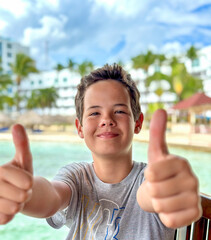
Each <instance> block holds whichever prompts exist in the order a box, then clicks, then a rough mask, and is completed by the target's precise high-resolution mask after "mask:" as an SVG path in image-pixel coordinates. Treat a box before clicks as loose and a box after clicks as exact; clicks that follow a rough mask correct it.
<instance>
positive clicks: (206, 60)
mask: <svg viewBox="0 0 211 240" xmlns="http://www.w3.org/2000/svg"><path fill="white" fill-rule="evenodd" d="M19 52H23V53H24V54H26V55H29V48H28V47H25V46H22V45H21V44H19V43H16V42H13V41H12V40H10V39H6V38H2V37H0V57H1V59H2V67H3V69H4V71H5V72H7V73H11V70H10V63H13V62H14V60H15V56H16V54H17V53H19ZM198 56H199V57H198V59H195V60H194V61H193V62H191V61H190V59H188V58H187V57H185V56H184V57H182V62H184V63H185V65H186V68H187V70H188V72H189V73H191V74H193V75H194V76H196V77H199V78H201V79H202V80H203V85H204V90H205V94H207V95H208V96H211V46H208V47H205V48H202V49H200V50H199V52H198ZM126 69H127V71H128V72H130V74H131V76H132V78H133V79H134V80H135V81H136V82H137V85H138V88H139V90H140V92H141V105H142V111H143V112H146V110H147V107H148V104H149V103H157V102H161V103H163V104H164V105H165V107H166V108H170V107H171V106H172V105H173V104H174V102H175V100H176V96H175V94H174V93H170V92H169V84H168V83H167V82H166V81H164V80H161V81H159V82H153V83H152V84H151V85H150V87H149V88H146V87H145V79H146V73H145V72H144V71H143V70H142V69H138V70H134V69H133V68H132V64H131V63H128V64H127V66H126ZM156 71H160V72H162V73H164V74H166V75H169V74H170V73H171V67H170V66H169V61H168V60H166V63H165V62H164V64H163V65H162V67H159V66H158V64H154V65H152V66H150V68H149V72H148V75H152V74H153V73H154V72H156ZM13 78H14V76H13ZM80 78H81V76H80V75H79V74H78V73H77V72H75V71H70V70H69V69H63V70H61V71H57V70H49V71H42V72H40V73H38V74H30V75H29V76H28V77H27V78H25V79H23V81H22V82H21V86H20V91H21V95H22V96H26V97H29V96H30V95H31V91H32V90H35V89H44V88H50V87H55V88H56V90H57V93H58V95H59V98H58V100H57V102H56V107H53V108H52V109H47V108H46V109H44V110H41V109H36V110H35V111H37V112H38V113H40V114H52V115H56V114H61V115H72V114H74V113H75V107H74V97H75V94H76V86H77V85H78V83H79V82H80ZM158 87H161V88H162V89H163V93H162V94H161V95H159V94H156V89H157V88H158ZM15 88H16V87H15V86H13V87H11V88H9V89H8V94H9V95H11V96H12V95H13V94H14V93H15V91H16V89H15ZM20 109H21V112H24V111H26V102H24V101H23V102H22V103H21V105H20ZM8 111H10V112H12V111H14V108H11V109H8Z"/></svg>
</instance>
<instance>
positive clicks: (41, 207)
mask: <svg viewBox="0 0 211 240" xmlns="http://www.w3.org/2000/svg"><path fill="white" fill-rule="evenodd" d="M60 208H61V199H60V197H59V194H58V193H57V191H56V189H55V188H54V186H53V184H52V183H51V182H49V181H48V180H47V179H45V178H42V177H34V183H33V188H32V197H31V199H30V200H29V201H28V202H27V203H26V204H25V205H24V208H23V210H22V211H21V212H22V213H23V214H25V215H29V216H32V217H37V218H46V217H49V216H51V215H53V214H54V213H56V212H57V211H58V210H59V209H60Z"/></svg>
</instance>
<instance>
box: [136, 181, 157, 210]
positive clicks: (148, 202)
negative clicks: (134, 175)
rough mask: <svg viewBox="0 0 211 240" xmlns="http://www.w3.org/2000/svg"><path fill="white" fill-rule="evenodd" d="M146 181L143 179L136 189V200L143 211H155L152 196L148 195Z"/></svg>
mask: <svg viewBox="0 0 211 240" xmlns="http://www.w3.org/2000/svg"><path fill="white" fill-rule="evenodd" d="M146 183H147V181H144V182H143V183H142V184H141V186H140V187H139V189H138V191H137V195H136V198H137V202H138V204H139V206H140V207H141V208H142V209H143V210H144V211H147V212H155V210H154V208H153V205H152V198H151V197H150V195H149V192H148V189H147V186H146Z"/></svg>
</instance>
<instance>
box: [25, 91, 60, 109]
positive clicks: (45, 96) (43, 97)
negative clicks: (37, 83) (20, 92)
mask: <svg viewBox="0 0 211 240" xmlns="http://www.w3.org/2000/svg"><path fill="white" fill-rule="evenodd" d="M58 98H59V95H58V93H57V90H56V88H54V87H51V88H44V89H37V90H33V91H32V93H31V97H30V98H29V99H28V102H27V108H28V109H33V108H41V109H42V110H44V109H45V108H50V109H51V108H52V107H54V106H56V101H57V99H58Z"/></svg>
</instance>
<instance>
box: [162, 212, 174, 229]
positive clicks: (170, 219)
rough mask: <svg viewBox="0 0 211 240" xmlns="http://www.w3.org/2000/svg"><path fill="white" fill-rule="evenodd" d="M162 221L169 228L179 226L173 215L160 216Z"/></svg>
mask: <svg viewBox="0 0 211 240" xmlns="http://www.w3.org/2000/svg"><path fill="white" fill-rule="evenodd" d="M160 218H161V221H162V222H163V224H164V225H165V226H166V227H168V228H177V220H176V219H175V218H174V217H172V216H168V215H166V214H162V215H161V216H160Z"/></svg>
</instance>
